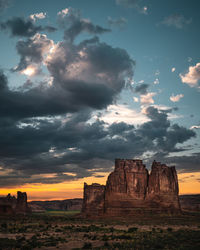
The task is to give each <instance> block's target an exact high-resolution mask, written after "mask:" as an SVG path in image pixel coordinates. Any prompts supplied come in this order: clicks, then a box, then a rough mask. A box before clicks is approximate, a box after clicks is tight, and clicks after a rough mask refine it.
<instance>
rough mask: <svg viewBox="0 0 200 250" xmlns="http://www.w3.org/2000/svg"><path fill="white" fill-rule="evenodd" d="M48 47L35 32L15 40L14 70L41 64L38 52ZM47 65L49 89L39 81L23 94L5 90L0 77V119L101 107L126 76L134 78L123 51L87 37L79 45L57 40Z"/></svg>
mask: <svg viewBox="0 0 200 250" xmlns="http://www.w3.org/2000/svg"><path fill="white" fill-rule="evenodd" d="M50 45H51V41H50V40H48V39H47V38H46V36H45V35H40V34H36V35H35V36H34V37H32V38H30V39H28V40H27V41H19V42H18V43H17V50H18V53H19V54H20V55H21V60H20V63H19V65H18V67H17V68H16V70H22V69H24V68H26V66H27V65H28V64H31V63H41V61H42V60H43V58H42V54H43V53H44V52H45V50H46V49H47V48H48V49H49V46H50ZM81 53H82V54H81ZM46 64H47V68H48V70H49V72H50V73H51V77H52V79H53V83H52V85H48V84H47V83H45V82H43V83H41V84H39V85H38V86H33V87H32V88H28V89H27V88H26V91H23V92H22V91H14V90H10V89H9V88H8V86H7V82H6V78H5V76H4V75H3V74H1V83H0V84H1V88H3V89H2V91H1V92H0V97H1V104H2V105H1V106H0V116H1V117H5V118H8V117H12V118H15V119H23V118H29V117H37V116H46V115H47V116H48V115H60V114H65V113H68V112H76V111H79V110H82V109H84V108H86V107H88V108H93V109H102V108H105V107H106V106H107V105H109V104H111V103H112V102H113V101H114V100H115V98H116V96H117V94H118V93H120V91H121V90H122V89H123V88H124V87H125V77H129V78H131V77H132V76H133V66H134V61H133V60H132V59H131V58H130V57H129V55H128V54H127V52H126V51H125V50H123V49H119V48H112V47H111V46H109V45H107V44H105V43H100V42H99V41H98V39H92V40H88V41H85V42H83V43H81V44H80V45H72V44H68V43H66V42H60V43H59V44H58V45H57V46H56V48H55V49H54V52H53V53H51V55H50V57H49V58H48V60H47V61H46ZM29 87H30V85H29Z"/></svg>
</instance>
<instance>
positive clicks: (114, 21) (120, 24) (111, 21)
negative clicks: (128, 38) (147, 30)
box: [108, 17, 127, 29]
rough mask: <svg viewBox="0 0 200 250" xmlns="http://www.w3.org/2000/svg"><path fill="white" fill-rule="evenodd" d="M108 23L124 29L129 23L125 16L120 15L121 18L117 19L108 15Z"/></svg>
mask: <svg viewBox="0 0 200 250" xmlns="http://www.w3.org/2000/svg"><path fill="white" fill-rule="evenodd" d="M108 24H109V25H110V26H111V27H118V28H120V29H122V28H124V27H125V25H126V24H127V19H126V18H124V17H120V18H117V19H114V18H112V17H108Z"/></svg>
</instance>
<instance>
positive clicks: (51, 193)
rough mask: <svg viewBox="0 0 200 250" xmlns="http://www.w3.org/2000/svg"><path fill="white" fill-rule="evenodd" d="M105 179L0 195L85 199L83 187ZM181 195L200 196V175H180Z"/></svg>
mask: <svg viewBox="0 0 200 250" xmlns="http://www.w3.org/2000/svg"><path fill="white" fill-rule="evenodd" d="M101 175H102V173H101ZM103 175H104V177H101V178H95V177H93V176H92V177H86V178H83V179H81V180H77V181H69V182H63V183H59V184H34V185H32V184H26V185H23V186H18V187H16V188H0V195H1V196H5V195H7V194H8V193H11V194H12V195H16V193H17V191H18V190H21V191H23V192H27V194H28V199H29V201H32V200H63V199H73V198H82V197H83V185H84V182H86V183H87V184H92V183H99V184H103V185H105V184H106V180H107V177H108V175H109V173H103ZM178 179H179V194H199V193H200V181H199V180H200V173H199V172H194V173H180V174H178Z"/></svg>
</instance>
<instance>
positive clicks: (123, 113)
mask: <svg viewBox="0 0 200 250" xmlns="http://www.w3.org/2000/svg"><path fill="white" fill-rule="evenodd" d="M96 117H98V119H99V120H101V121H104V122H105V123H108V124H112V123H121V122H124V123H126V124H132V125H138V124H142V123H144V122H146V121H148V118H147V117H146V116H145V115H144V114H142V113H140V112H138V111H136V110H134V109H132V108H130V107H128V106H127V105H122V104H118V105H110V106H108V107H107V109H106V111H103V112H101V113H98V116H96Z"/></svg>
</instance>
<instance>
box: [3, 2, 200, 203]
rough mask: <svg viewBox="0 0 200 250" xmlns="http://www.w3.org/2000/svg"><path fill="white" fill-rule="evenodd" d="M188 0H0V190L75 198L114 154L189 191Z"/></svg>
mask: <svg viewBox="0 0 200 250" xmlns="http://www.w3.org/2000/svg"><path fill="white" fill-rule="evenodd" d="M199 8H200V2H199V0H190V1H187V0H168V1H164V0H101V1H98V0H57V1H55V0H43V1H34V0H0V103H1V104H0V195H5V194H7V193H9V192H11V193H12V194H15V193H16V190H22V191H26V192H27V193H28V197H29V200H45V199H48V200H50V199H67V198H78V197H82V194H83V183H84V182H87V183H89V184H90V183H93V182H98V183H101V184H105V182H106V178H107V176H108V174H109V173H110V172H111V171H112V170H113V167H114V160H115V158H131V159H132V158H139V159H142V160H143V162H144V164H146V166H147V168H148V169H149V170H150V168H151V163H152V161H153V160H154V159H156V160H157V161H161V162H162V163H166V164H168V165H170V166H172V165H175V166H176V169H177V172H178V177H179V191H180V194H194V193H200V140H199V139H200V113H199V107H200V55H199V44H200V34H199V27H200V18H199Z"/></svg>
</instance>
